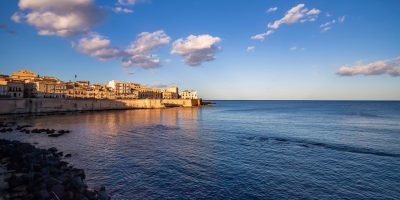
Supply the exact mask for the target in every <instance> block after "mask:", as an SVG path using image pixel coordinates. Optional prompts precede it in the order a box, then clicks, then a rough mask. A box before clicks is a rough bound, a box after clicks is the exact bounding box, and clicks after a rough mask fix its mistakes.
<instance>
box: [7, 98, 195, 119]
mask: <svg viewBox="0 0 400 200" xmlns="http://www.w3.org/2000/svg"><path fill="white" fill-rule="evenodd" d="M0 105H1V106H0V115H8V114H32V113H53V112H74V111H101V110H129V109H155V108H156V109H159V108H168V107H196V106H201V105H202V101H201V99H129V100H111V99H55V98H54V99H52V98H24V99H0Z"/></svg>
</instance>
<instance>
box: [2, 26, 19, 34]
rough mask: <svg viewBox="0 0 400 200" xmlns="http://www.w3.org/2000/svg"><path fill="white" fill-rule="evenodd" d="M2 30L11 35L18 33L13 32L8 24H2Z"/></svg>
mask: <svg viewBox="0 0 400 200" xmlns="http://www.w3.org/2000/svg"><path fill="white" fill-rule="evenodd" d="M0 30H3V31H5V32H6V33H8V34H10V35H16V34H17V33H16V32H15V31H14V30H11V29H10V28H9V27H8V26H7V24H0Z"/></svg>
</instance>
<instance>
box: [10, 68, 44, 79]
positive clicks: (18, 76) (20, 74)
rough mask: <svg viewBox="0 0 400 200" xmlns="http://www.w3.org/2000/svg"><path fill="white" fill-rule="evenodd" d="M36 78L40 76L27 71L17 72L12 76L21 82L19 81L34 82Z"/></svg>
mask: <svg viewBox="0 0 400 200" xmlns="http://www.w3.org/2000/svg"><path fill="white" fill-rule="evenodd" d="M36 78H39V75H38V74H36V73H33V72H31V71H29V70H26V69H23V70H19V71H16V72H14V73H12V75H11V79H13V80H19V81H25V80H34V79H36Z"/></svg>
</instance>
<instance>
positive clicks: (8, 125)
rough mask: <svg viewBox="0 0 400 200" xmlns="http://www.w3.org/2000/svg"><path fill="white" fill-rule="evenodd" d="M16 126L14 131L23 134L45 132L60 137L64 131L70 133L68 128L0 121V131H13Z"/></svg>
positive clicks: (50, 135)
mask: <svg viewBox="0 0 400 200" xmlns="http://www.w3.org/2000/svg"><path fill="white" fill-rule="evenodd" d="M15 126H16V128H15V131H18V132H20V133H25V134H31V133H46V134H47V136H49V137H60V136H62V135H64V134H66V133H70V132H71V131H70V130H55V129H49V128H41V129H38V128H33V126H31V125H22V126H20V125H17V124H16V122H0V133H8V132H13V130H14V129H13V128H14V127H15Z"/></svg>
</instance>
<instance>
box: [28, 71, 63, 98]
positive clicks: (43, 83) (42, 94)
mask: <svg viewBox="0 0 400 200" xmlns="http://www.w3.org/2000/svg"><path fill="white" fill-rule="evenodd" d="M35 85H36V91H37V92H36V97H38V98H65V96H66V92H67V85H66V84H65V83H64V82H62V81H61V80H59V79H57V78H54V77H48V76H44V77H42V78H40V79H37V80H36V81H35Z"/></svg>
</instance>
